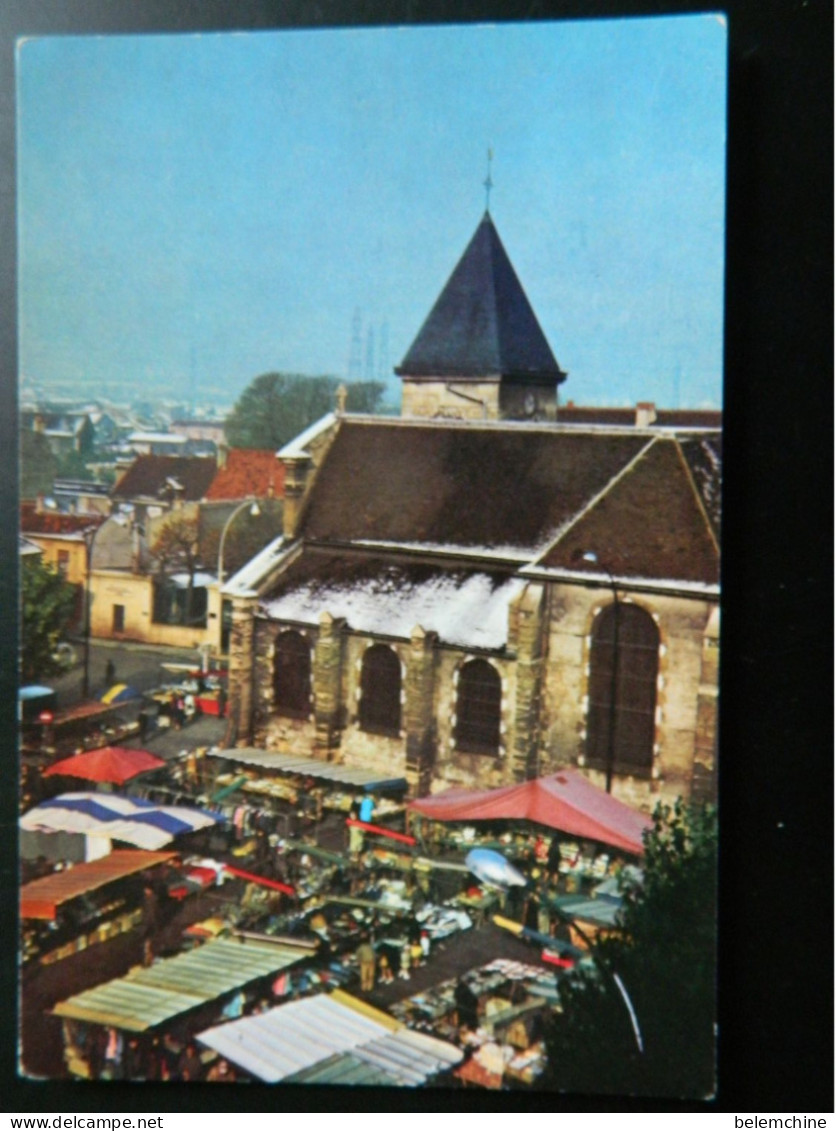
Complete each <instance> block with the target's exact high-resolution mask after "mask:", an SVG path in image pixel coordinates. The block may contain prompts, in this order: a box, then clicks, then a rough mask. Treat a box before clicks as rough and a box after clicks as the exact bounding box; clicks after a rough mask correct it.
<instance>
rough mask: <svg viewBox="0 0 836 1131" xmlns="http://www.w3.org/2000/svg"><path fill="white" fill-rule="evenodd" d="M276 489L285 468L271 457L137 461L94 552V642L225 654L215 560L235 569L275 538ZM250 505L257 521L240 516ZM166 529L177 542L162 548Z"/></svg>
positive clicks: (233, 453) (240, 454) (231, 453)
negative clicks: (211, 650) (97, 638)
mask: <svg viewBox="0 0 836 1131" xmlns="http://www.w3.org/2000/svg"><path fill="white" fill-rule="evenodd" d="M283 483H284V468H283V466H282V465H281V463H280V462H279V461H278V460H277V458H276V456H275V454H274V453H273V452H269V451H268V452H262V451H244V450H239V449H231V450H230V449H226V448H225V447H223V446H222V447H221V448H220V449H219V452H218V457H217V459H207V458H199V457H191V458H179V457H170V456H154V455H146V456H139V457H137V459H136V460H135V461H134V463H133V464H132V465H131V467H130V468H128V470H127V471H126V472H125V474H124V475H123V476H122V478H121V479H120V480H119V481H118V483H117V484H116V486H115V487H114V488H113V490H112V492H111V499H112V503H113V506H114V512H115V513H114V515H113V517H112V518H111V519H110V520H109V521H108V523H107V524H106V525H105V526H104V527H103V528H102V529H101V530H100V531H99V532H98V533H97V535H96V539H95V543H94V545H93V551H92V567H93V568H92V574H91V593H92V603H91V634H92V635H93V636H94V637H95V636H101V637H110V638H113V639H124V640H135V641H144V642H147V643H152V644H164V645H171V646H174V647H184V648H192V647H193V648H198V647H202V646H204V645H207V644H208V645H210V646H211V647H213V648H215V649H218V650H220V649H223V648H224V647H225V644H226V637H225V632H224V615H223V613H224V609H223V606H222V603H221V597H220V592H219V587H218V585H217V579H216V562H219V561H220V560H221V549H223V555H224V557H223V564H225V565H226V568H227V569H232V568H234V567H235V566H236V565H238V564H241V562H242V561H243V560H246V558H247V557H249V556H250V555H251V554H252V553H254V552H255V551H257V550H258V549H260V548H261V546H262V545H264V543H265V542H269V541H270V540H271V539H272V538H273V536H274V535H275V532H276V530H278V529H280V527H281V495H282V491H283ZM250 500H258V501H259V507H258V514H257V516H252V517H249V518H245V516H244V515H243V514H241V516H240V519H239V518H237V516H236V511H237V510H239V509H243V507H242V504H244V503H245V502H249V501H250ZM233 519H235V521H236V525H235V527H234V528H232V527H231V522H232V520H233ZM172 524H173V526H172ZM166 527H169V532H170V533H171V532H172V530H176V531H177V532H179V536H175V537H173V538H170V539H169V540H168V541H169V545H168V546H167V547H165V548H164V547H163V545H162V543H161V541H160V539H161V537H162V536H163V531H164V529H165V528H166ZM230 530H231V531H232V533H231V535H230V537H229V539H226V540H224V542H223V547H222V546H221V541H222V539H223V536H224V531H227V533H229V532H230Z"/></svg>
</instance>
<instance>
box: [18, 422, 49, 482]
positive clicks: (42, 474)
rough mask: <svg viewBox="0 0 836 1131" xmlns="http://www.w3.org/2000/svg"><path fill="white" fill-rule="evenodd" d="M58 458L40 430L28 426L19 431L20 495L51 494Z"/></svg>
mask: <svg viewBox="0 0 836 1131" xmlns="http://www.w3.org/2000/svg"><path fill="white" fill-rule="evenodd" d="M57 474H58V460H57V459H56V457H55V455H54V454H53V452H52V448H50V446H49V440H47V438H46V436H44V434H43V433H42V432H33V431H31V430H30V429H28V428H23V429H21V432H20V497H21V498H22V499H35V498H37V497H38V495H51V494H52V485H53V482H54V480H55V476H56V475H57Z"/></svg>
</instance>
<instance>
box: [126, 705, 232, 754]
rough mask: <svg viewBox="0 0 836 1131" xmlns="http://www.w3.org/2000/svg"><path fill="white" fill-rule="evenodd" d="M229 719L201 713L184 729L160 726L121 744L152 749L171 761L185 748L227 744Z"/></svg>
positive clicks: (191, 748) (152, 751)
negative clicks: (142, 736) (142, 737)
mask: <svg viewBox="0 0 836 1131" xmlns="http://www.w3.org/2000/svg"><path fill="white" fill-rule="evenodd" d="M226 730H227V720H226V719H219V718H216V717H215V716H213V715H201V716H200V718H198V719H195V721H194V722H193V723H187V724H186V725H185V726H184V727H183V729H182V730H175V729H174V728H173V727H165V728H163V727H159V728H157V729H156V730H153V731H151V732H150V733H149V734H147V735H146V736H145V738H144V739H142V740H140V738H139V736H138V735H137V736H134V737H133V738H131V739H127V740H125V741H124V742H121V743H120V745H121V746H136V747H140V748H141V749H143V750H150V751H151V753H152V754H156V755H157V757H158V758H165V760H166V761H169V760H170V759H171V758H176V757H177V755H178V754H182V753H183V751H184V750H194V749H196V748H197V747H198V746H221V747H223V746H224V744H225V736H226Z"/></svg>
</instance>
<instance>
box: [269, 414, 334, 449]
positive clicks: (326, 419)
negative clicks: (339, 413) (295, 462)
mask: <svg viewBox="0 0 836 1131" xmlns="http://www.w3.org/2000/svg"><path fill="white" fill-rule="evenodd" d="M336 419H337V417H336V415H335V414H334V413H333V412H329V413H327V414H326V415H325V416H323V417H322V418H321V419H320V420H316V421H314V423H313V424H311V425H309V427H307V428H306V429H305V431H304V432H300V433H299V435H298V436H296V437H294V439H292V440H290V441H289V443H287V444H285V446H284V447H283V448H280V449H279V451H278V452H277V453H276V455H277V456H278V457H279V459H293V458H294V457H296V456H304V455H307V454H308V452H307V451H306V448H307V446H308V444H309V443H310V442H311V440H314V439H316V437H317V436H318V435H319V434H320V433H321V432H326V431H327V430H328V429H329V428H330V427H331V426H332V425H333V423H334V421H335V420H336Z"/></svg>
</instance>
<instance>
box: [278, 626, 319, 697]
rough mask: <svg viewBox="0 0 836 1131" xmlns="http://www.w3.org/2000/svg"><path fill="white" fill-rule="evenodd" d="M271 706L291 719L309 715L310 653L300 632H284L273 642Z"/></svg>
mask: <svg viewBox="0 0 836 1131" xmlns="http://www.w3.org/2000/svg"><path fill="white" fill-rule="evenodd" d="M273 706H274V707H275V709H276V711H277V712H278V713H279V714H280V715H289V716H290V717H291V718H293V719H306V718H307V717H308V715H309V714H310V713H311V650H310V648H309V646H308V642H307V640H306V639H305V638H304V636H302V635H301V633H299V632H283V633H281V635H280V636H279V637H278V639H277V640H276V648H275V652H274V659H273Z"/></svg>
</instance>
